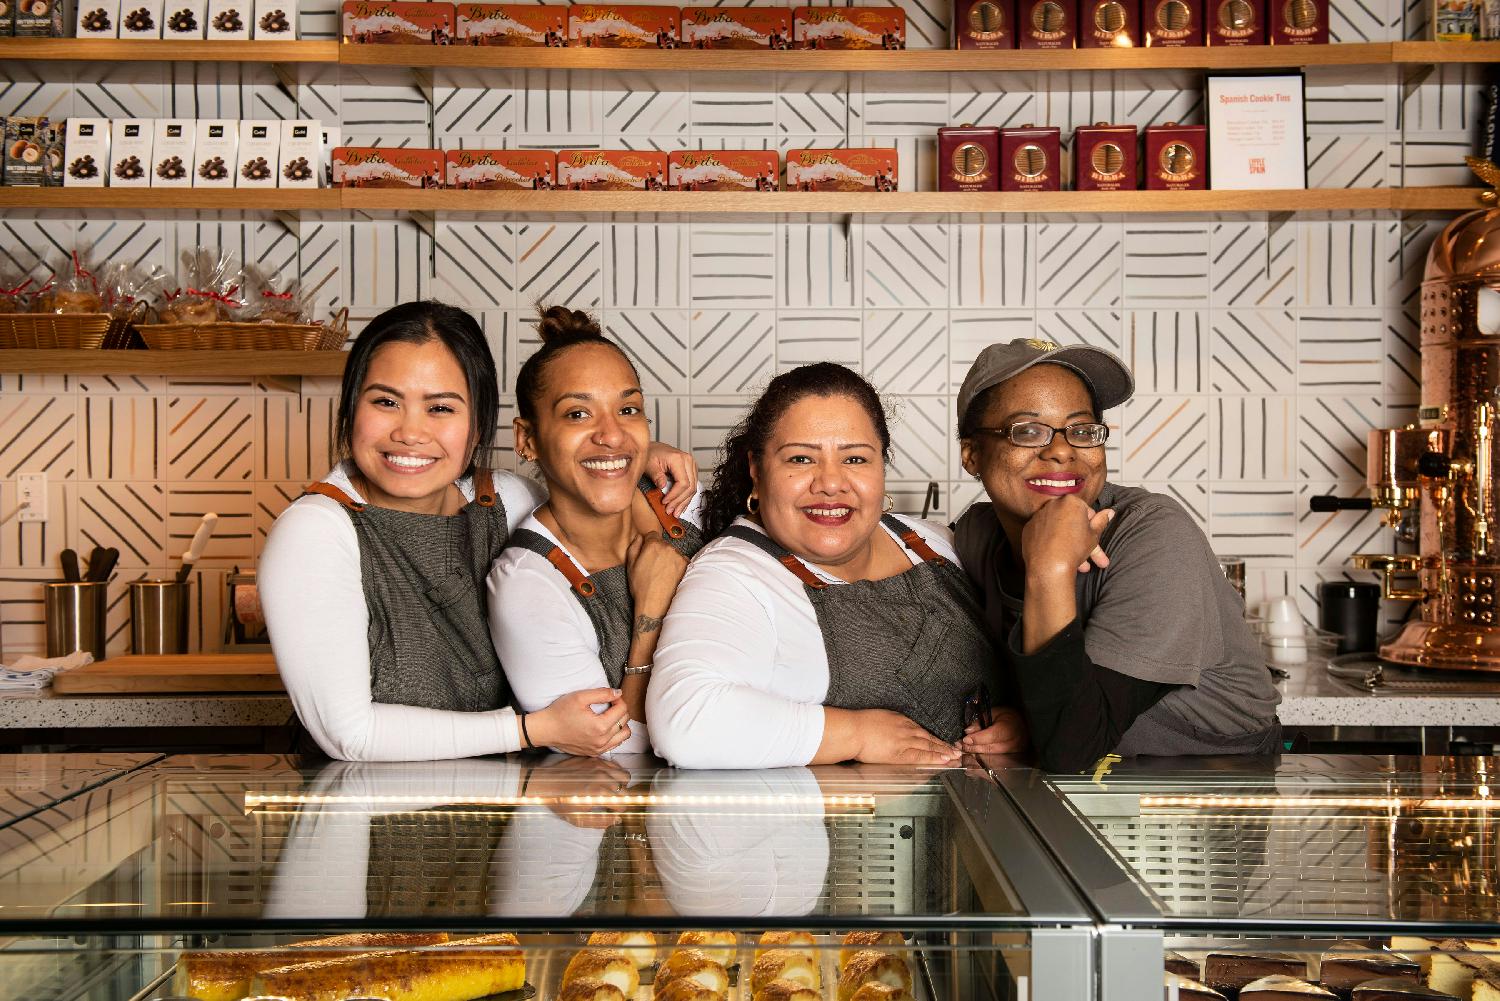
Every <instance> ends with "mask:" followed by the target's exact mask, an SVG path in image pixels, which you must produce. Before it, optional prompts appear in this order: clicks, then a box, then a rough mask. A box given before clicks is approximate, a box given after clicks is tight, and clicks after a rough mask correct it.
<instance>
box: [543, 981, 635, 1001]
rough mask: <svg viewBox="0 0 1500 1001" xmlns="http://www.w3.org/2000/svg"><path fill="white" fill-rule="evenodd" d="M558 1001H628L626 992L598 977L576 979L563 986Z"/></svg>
mask: <svg viewBox="0 0 1500 1001" xmlns="http://www.w3.org/2000/svg"><path fill="white" fill-rule="evenodd" d="M557 1001H628V998H627V997H626V995H625V992H624V991H622V990H620V988H618V987H616V986H615V985H614V984H611V983H606V982H605V981H603V980H600V979H599V978H598V977H574V978H573V979H572V980H569V981H568V982H567V983H565V984H563V986H562V993H561V994H559V995H558V996H557Z"/></svg>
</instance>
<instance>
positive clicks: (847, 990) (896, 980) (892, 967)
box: [838, 950, 911, 1001]
mask: <svg viewBox="0 0 1500 1001" xmlns="http://www.w3.org/2000/svg"><path fill="white" fill-rule="evenodd" d="M869 983H876V984H885V985H887V986H889V987H897V988H900V989H901V990H902V991H904V992H906V993H907V994H910V993H911V969H910V968H909V967H908V966H907V965H906V960H904V959H902V958H901V957H900V956H893V955H891V954H890V953H888V952H875V951H873V950H870V951H866V952H858V953H855V954H854V955H853V956H851V957H849V962H848V964H847V965H845V967H844V969H843V972H842V973H841V974H840V975H839V995H838V1001H853V999H854V995H855V994H856V992H858V991H859V989H860V988H861V987H863V986H864V985H865V984H869Z"/></svg>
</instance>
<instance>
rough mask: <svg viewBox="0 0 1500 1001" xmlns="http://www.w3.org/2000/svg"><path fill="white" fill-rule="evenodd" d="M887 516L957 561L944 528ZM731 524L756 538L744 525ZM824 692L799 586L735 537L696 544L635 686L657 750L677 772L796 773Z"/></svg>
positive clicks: (812, 744)
mask: <svg viewBox="0 0 1500 1001" xmlns="http://www.w3.org/2000/svg"><path fill="white" fill-rule="evenodd" d="M896 517H897V519H898V520H899V521H901V522H902V523H903V524H905V525H907V526H909V527H911V528H913V529H915V530H916V531H917V533H918V534H919V535H921V536H922V538H923V539H925V540H926V541H927V543H928V544H929V545H930V546H932V548H933V550H934V551H935V552H937V554H938V555H939V556H943V557H945V558H947V559H949V560H952V561H953V562H954V563H957V562H958V558H957V554H956V553H955V552H954V551H953V538H952V534H951V533H950V532H949V531H948V530H947V529H946V528H943V527H942V526H939V525H934V524H932V523H930V522H926V521H921V520H918V519H915V518H905V517H902V516H900V515H897V516H896ZM735 524H736V525H743V526H746V527H748V528H750V529H752V530H754V531H757V532H759V531H760V528H759V526H757V525H755V523H754V522H751V521H748V520H747V519H744V518H740V519H737V520H736V521H735ZM893 538H894V536H893ZM897 544H898V545H900V543H899V541H898V543H897ZM901 551H902V552H903V553H905V554H906V556H907V558H908V559H909V560H911V562H912V563H913V564H916V563H918V562H920V560H919V559H918V557H917V556H916V555H915V554H913V553H912V552H911V551H910V550H908V549H907V548H906V547H905V546H904V545H902V546H901ZM804 565H806V566H807V568H808V569H809V570H811V571H812V572H813V573H815V574H817V575H818V577H820V578H821V579H822V580H824V581H826V582H827V583H829V584H833V585H841V584H844V583H846V582H845V581H842V580H839V579H838V578H837V577H832V576H830V575H828V574H827V573H824V572H822V571H821V570H819V569H818V568H817V567H814V566H812V565H811V564H804ZM827 694H828V654H827V651H826V648H825V647H824V645H823V633H822V631H821V630H820V629H819V628H818V618H817V613H816V612H815V611H814V610H813V606H812V601H811V600H810V599H809V598H808V596H807V591H806V589H805V588H804V587H803V585H802V582H801V581H800V580H798V579H797V578H796V577H795V576H794V575H793V574H792V573H791V571H789V570H787V568H786V567H784V566H782V565H781V564H780V563H779V562H778V561H777V560H775V559H773V558H772V557H771V555H770V554H769V553H767V552H765V551H764V550H762V549H760V548H759V547H758V546H755V545H754V544H752V543H749V542H746V541H744V540H742V539H735V538H731V537H727V536H726V537H721V538H718V539H715V540H714V541H713V542H711V543H709V544H708V545H707V546H705V547H704V548H703V550H702V552H700V553H699V554H698V555H697V557H696V558H695V559H694V560H693V562H692V564H691V565H690V566H689V567H688V570H687V574H686V575H685V576H684V577H683V578H682V583H681V584H680V585H678V587H677V596H676V597H675V598H674V599H673V600H672V610H671V611H670V612H668V613H667V617H666V621H665V622H664V623H663V625H662V636H661V642H660V643H659V644H658V645H657V648H656V661H655V666H654V667H653V669H652V677H651V686H650V687H649V688H648V689H647V690H646V717H647V719H649V720H650V721H651V742H652V744H653V746H654V747H655V748H656V753H657V754H659V755H661V756H662V757H664V758H666V759H667V760H668V761H670V762H672V764H674V765H677V766H678V767H681V768H780V767H784V766H786V765H805V764H807V763H808V762H810V761H811V760H812V759H813V756H814V755H815V754H817V751H818V745H819V744H820V743H821V742H822V740H823V699H824V697H825V696H827Z"/></svg>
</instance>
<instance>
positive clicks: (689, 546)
mask: <svg viewBox="0 0 1500 1001" xmlns="http://www.w3.org/2000/svg"><path fill="white" fill-rule="evenodd" d="M640 491H641V493H643V494H645V496H646V501H647V503H649V504H650V505H651V510H652V511H653V512H654V513H655V514H656V520H657V521H659V522H661V528H662V538H663V539H665V540H666V541H667V542H668V543H669V544H670V545H671V546H672V548H673V549H675V550H677V551H678V552H679V553H681V554H682V555H683V556H684V557H685V558H687V559H692V558H693V554H694V553H696V552H697V551H698V550H700V549H702V548H703V535H702V534H701V533H700V532H699V531H698V529H696V528H694V527H693V526H692V525H689V524H687V523H686V522H682V521H679V520H678V519H676V518H674V517H673V516H672V515H670V514H668V513H667V509H666V506H665V505H664V503H663V501H662V496H661V491H660V490H659V489H658V488H657V487H656V485H655V484H653V483H652V482H651V481H650V480H649V479H643V480H641V482H640ZM510 544H511V545H512V546H519V547H520V548H522V549H528V550H530V551H531V552H533V553H536V554H537V555H538V556H541V557H542V558H544V559H545V560H546V561H547V562H548V563H551V564H552V565H553V567H555V568H556V569H557V571H558V572H559V573H561V574H562V575H563V576H564V577H566V578H567V580H568V584H569V585H570V586H571V587H570V589H571V591H572V592H573V597H575V598H577V599H578V603H579V604H581V605H582V606H583V610H584V612H586V613H587V614H588V617H589V621H590V622H592V623H593V624H594V636H595V637H596V638H597V639H598V640H599V663H600V664H602V665H604V676H605V677H606V678H608V679H609V686H610V687H611V688H619V687H620V685H621V683H622V682H623V681H624V680H625V661H626V660H628V659H629V657H630V640H631V636H632V635H633V633H634V628H635V602H634V600H632V599H631V597H630V575H629V573H628V572H627V571H626V569H625V567H624V566H623V565H621V566H617V567H606V568H605V569H603V570H596V571H595V572H593V573H592V574H589V575H588V576H584V574H582V573H581V572H580V571H579V569H578V566H577V565H576V564H575V563H574V562H573V561H572V559H570V558H569V557H568V554H567V553H565V552H563V551H562V548H561V547H559V546H555V545H553V544H552V543H551V542H550V541H549V540H548V539H547V538H546V537H544V536H542V535H538V534H537V533H536V532H533V531H531V530H530V529H527V528H522V529H519V530H517V532H516V533H515V534H514V535H513V536H511V540H510Z"/></svg>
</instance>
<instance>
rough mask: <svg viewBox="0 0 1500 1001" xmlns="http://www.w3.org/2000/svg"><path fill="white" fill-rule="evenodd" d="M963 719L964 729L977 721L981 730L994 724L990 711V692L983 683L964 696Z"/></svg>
mask: <svg viewBox="0 0 1500 1001" xmlns="http://www.w3.org/2000/svg"><path fill="white" fill-rule="evenodd" d="M963 719H964V729H965V730H967V729H968V728H969V727H970V726H971V725H972V724H974V723H978V724H979V728H980V729H981V730H988V729H989V728H990V727H992V726H994V725H995V719H994V716H993V715H992V714H991V713H990V693H989V692H988V691H986V690H985V687H984V686H983V685H980V686H979V687H978V688H976V689H974V690H973V691H971V692H969V694H968V695H967V696H965V697H964V717H963Z"/></svg>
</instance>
